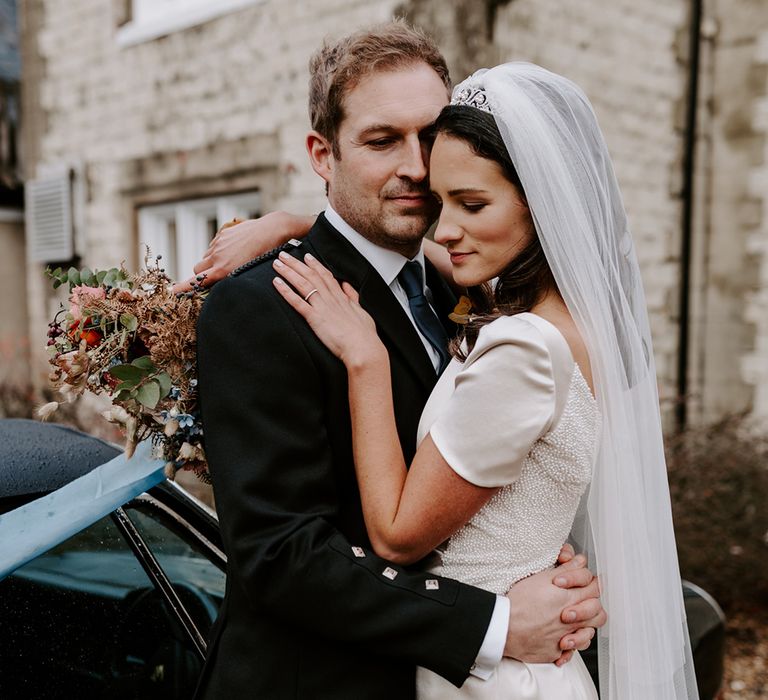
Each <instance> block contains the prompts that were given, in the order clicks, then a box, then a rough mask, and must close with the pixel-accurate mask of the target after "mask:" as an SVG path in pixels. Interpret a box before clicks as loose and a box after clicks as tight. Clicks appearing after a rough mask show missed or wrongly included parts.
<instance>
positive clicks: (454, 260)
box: [448, 251, 472, 265]
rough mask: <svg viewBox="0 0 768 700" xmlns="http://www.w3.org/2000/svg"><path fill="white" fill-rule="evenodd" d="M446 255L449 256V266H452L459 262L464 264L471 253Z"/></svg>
mask: <svg viewBox="0 0 768 700" xmlns="http://www.w3.org/2000/svg"><path fill="white" fill-rule="evenodd" d="M448 255H450V256H451V264H452V265H458V264H459V263H461V262H464V260H466V259H467V258H468V257H469V256H470V255H472V253H460V252H458V251H456V252H449V253H448Z"/></svg>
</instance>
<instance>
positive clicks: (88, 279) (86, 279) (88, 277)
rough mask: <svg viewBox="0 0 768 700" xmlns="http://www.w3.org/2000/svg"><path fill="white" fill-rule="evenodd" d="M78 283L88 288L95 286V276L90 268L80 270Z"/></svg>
mask: <svg viewBox="0 0 768 700" xmlns="http://www.w3.org/2000/svg"><path fill="white" fill-rule="evenodd" d="M80 282H81V283H82V284H84V285H86V286H88V287H93V286H95V284H96V276H95V275H94V274H93V272H92V271H91V268H90V267H84V268H83V269H82V270H80Z"/></svg>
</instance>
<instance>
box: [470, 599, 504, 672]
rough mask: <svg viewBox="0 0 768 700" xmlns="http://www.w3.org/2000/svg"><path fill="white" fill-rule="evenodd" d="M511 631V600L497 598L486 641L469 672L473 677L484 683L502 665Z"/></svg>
mask: <svg viewBox="0 0 768 700" xmlns="http://www.w3.org/2000/svg"><path fill="white" fill-rule="evenodd" d="M508 630H509V598H507V597H506V596H503V595H499V596H496V605H495V606H494V607H493V615H491V621H490V623H489V624H488V631H487V632H486V633H485V639H483V643H482V644H481V645H480V651H479V652H478V653H477V658H476V659H475V663H474V664H472V668H471V669H470V670H469V672H470V673H471V674H472V675H473V676H477V677H478V678H482V679H483V680H484V681H485V680H488V679H489V678H490V677H491V674H492V673H493V672H494V671H495V670H496V667H497V666H498V665H499V663H501V657H502V655H503V654H504V645H505V644H506V643H507V632H508Z"/></svg>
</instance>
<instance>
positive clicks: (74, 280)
mask: <svg viewBox="0 0 768 700" xmlns="http://www.w3.org/2000/svg"><path fill="white" fill-rule="evenodd" d="M67 279H68V280H69V283H70V284H71V285H72V286H74V287H76V286H77V285H79V284H80V272H79V271H78V269H77V268H76V267H70V268H69V271H68V272H67Z"/></svg>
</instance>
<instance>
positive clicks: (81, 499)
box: [0, 442, 165, 579]
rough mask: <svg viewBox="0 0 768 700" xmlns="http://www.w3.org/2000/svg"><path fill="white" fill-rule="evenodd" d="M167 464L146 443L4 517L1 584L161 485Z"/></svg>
mask: <svg viewBox="0 0 768 700" xmlns="http://www.w3.org/2000/svg"><path fill="white" fill-rule="evenodd" d="M163 467H164V463H163V462H162V461H161V460H158V459H154V458H153V457H152V445H151V444H149V442H142V443H139V445H138V446H137V447H136V452H135V453H134V454H133V456H132V457H131V458H130V459H128V458H127V457H126V456H125V454H120V455H118V456H117V457H115V458H114V459H111V460H110V461H109V462H105V463H104V464H102V465H101V466H98V467H96V468H95V469H93V470H92V471H90V472H88V473H87V474H84V475H83V476H81V477H79V478H78V479H75V480H74V481H71V482H70V483H68V484H67V485H66V486H62V487H61V488H60V489H57V490H56V491H53V492H52V493H49V494H48V495H47V496H42V497H40V498H38V499H36V500H34V501H31V502H30V503H27V504H25V505H23V506H20V507H19V508H16V509H15V510H12V511H9V512H8V513H5V514H3V515H0V542H2V543H3V544H2V548H0V579H3V578H5V577H6V576H7V575H8V574H10V573H12V572H13V571H15V570H16V569H18V568H19V567H20V566H23V565H24V564H26V563H27V562H28V561H31V560H32V559H34V558H35V557H37V556H39V555H40V554H43V553H44V552H47V551H48V550H49V549H51V548H53V547H55V546H56V545H58V544H61V543H62V542H64V541H65V540H66V539H68V538H70V537H71V536H72V535H75V534H77V533H78V532H80V531H81V530H83V529H84V528H86V527H88V526H89V525H91V524H93V523H95V522H96V521H97V520H99V519H100V518H103V517H104V516H105V515H107V514H108V513H111V512H112V511H113V510H115V508H119V507H120V506H122V505H124V504H125V503H127V502H128V501H130V500H131V499H132V498H134V497H135V496H138V495H139V494H140V493H143V492H144V491H146V490H148V489H150V488H152V487H153V486H156V485H157V484H159V483H160V482H161V481H162V480H163V479H164V478H165V474H164V472H163Z"/></svg>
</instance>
